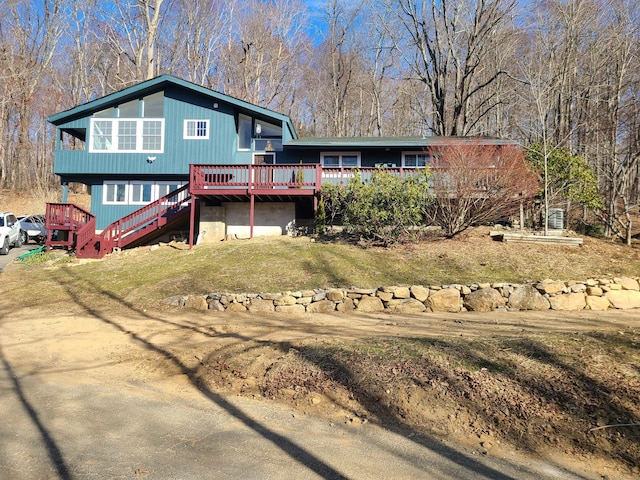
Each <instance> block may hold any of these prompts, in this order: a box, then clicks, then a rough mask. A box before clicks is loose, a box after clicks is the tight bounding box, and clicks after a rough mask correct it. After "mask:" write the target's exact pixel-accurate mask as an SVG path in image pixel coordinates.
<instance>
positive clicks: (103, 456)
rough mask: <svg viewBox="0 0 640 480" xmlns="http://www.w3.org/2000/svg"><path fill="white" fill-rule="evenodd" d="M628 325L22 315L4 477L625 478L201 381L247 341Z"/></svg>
mask: <svg viewBox="0 0 640 480" xmlns="http://www.w3.org/2000/svg"><path fill="white" fill-rule="evenodd" d="M560 320H562V321H560ZM629 326H633V327H634V328H638V327H639V326H640V320H639V319H638V314H637V312H621V311H617V312H610V313H604V314H603V313H592V312H581V313H576V314H570V315H568V314H566V313H563V314H552V313H548V312H545V313H544V314H541V313H538V314H530V313H526V314H525V313H492V314H472V313H465V314H459V315H436V314H430V315H421V316H417V317H406V316H403V317H400V316H390V315H386V314H385V315H351V316H339V315H306V316H300V317H293V316H276V315H272V316H256V315H236V314H229V313H222V314H210V313H195V312H189V311H186V310H172V311H164V312H148V311H136V310H133V309H131V308H126V307H125V306H122V305H120V304H114V305H112V306H110V308H108V309H103V310H97V309H93V308H92V307H91V306H89V305H75V306H74V307H72V308H71V309H69V310H65V311H45V310H43V309H37V310H36V309H24V310H21V311H18V312H17V313H12V314H5V315H4V316H2V317H1V318H0V361H1V362H2V368H1V369H0V399H1V400H0V401H1V405H2V406H3V407H2V408H3V415H2V416H3V421H2V422H0V423H1V425H0V436H1V438H2V442H0V472H4V473H3V474H2V476H3V478H12V479H33V478H42V479H45V478H51V479H53V478H61V479H71V478H80V479H109V478H113V479H119V478H149V479H152V478H155V479H204V478H256V479H257V478H261V479H264V478H274V479H277V478H353V479H365V478H407V479H408V478H434V479H454V478H474V479H483V478H485V479H505V480H506V479H529V478H530V479H534V478H536V479H538V478H556V479H577V478H584V479H592V478H594V479H595V478H603V477H602V475H604V474H605V473H606V474H607V475H608V478H610V479H613V478H623V477H617V476H616V475H615V472H605V471H604V470H602V468H604V467H602V468H600V467H599V468H598V469H594V468H593V466H590V465H584V464H579V463H575V464H567V463H565V462H564V461H561V460H560V459H559V461H558V462H556V463H554V464H551V463H550V462H548V461H547V462H541V461H539V460H536V459H533V458H528V457H526V456H524V455H523V454H521V453H519V452H516V451H513V450H508V449H505V450H504V451H500V450H496V451H495V452H491V453H490V454H487V452H481V451H480V450H479V449H477V448H472V447H469V446H463V445H457V444H452V443H450V442H449V441H448V440H447V439H446V438H437V437H430V436H426V435H422V434H416V433H415V432H411V431H400V430H398V431H389V430H385V429H382V428H379V427H378V426H376V425H373V424H372V423H371V422H366V421H364V420H361V419H360V420H359V419H357V418H356V419H353V418H352V419H350V421H344V420H343V421H338V420H336V418H338V417H337V416H334V417H332V418H328V417H326V416H317V415H316V414H315V413H314V412H313V411H312V409H302V410H300V409H295V410H294V409H292V408H290V407H286V406H282V405H279V404H277V403H275V402H273V401H271V400H268V399H265V398H242V397H238V396H224V395H221V394H220V393H218V392H216V391H214V390H213V389H211V388H208V387H206V386H203V385H202V384H201V382H199V379H198V378H197V374H196V372H197V370H198V367H199V366H200V364H201V362H202V359H203V358H204V357H205V356H207V355H210V354H211V352H212V351H215V350H216V349H221V348H225V347H228V346H231V345H236V344H241V343H245V342H248V341H278V342H286V341H288V340H294V339H308V340H314V339H315V340H317V341H323V339H331V338H359V337H370V336H375V335H381V336H382V335H384V336H389V335H413V336H420V335H429V336H434V335H442V336H460V335H471V336H473V335H477V334H481V333H486V331H487V329H488V328H491V329H492V331H493V332H495V334H496V335H516V334H517V333H518V332H522V331H541V332H543V331H551V330H563V331H580V330H590V331H599V330H606V331H611V330H618V329H621V328H628V327H629ZM343 418H344V417H343ZM596 471H597V472H598V473H595V472H596ZM603 472H604V473H603Z"/></svg>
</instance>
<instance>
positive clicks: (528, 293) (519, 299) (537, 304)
mask: <svg viewBox="0 0 640 480" xmlns="http://www.w3.org/2000/svg"><path fill="white" fill-rule="evenodd" d="M508 306H509V307H510V308H513V309H517V310H549V308H550V307H551V306H550V304H549V300H547V299H546V298H545V297H543V296H542V295H541V294H540V292H539V291H538V290H537V289H535V288H534V287H533V286H531V285H520V286H519V287H517V288H516V289H515V290H514V291H513V293H512V294H511V295H509V302H508Z"/></svg>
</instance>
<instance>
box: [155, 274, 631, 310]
mask: <svg viewBox="0 0 640 480" xmlns="http://www.w3.org/2000/svg"><path fill="white" fill-rule="evenodd" d="M638 280H639V279H638V278H630V277H622V278H617V277H616V278H598V279H589V280H586V281H574V280H570V281H566V282H563V281H557V280H543V281H540V282H534V283H527V284H511V283H474V284H472V285H428V286H425V285H412V286H389V287H380V288H372V289H368V288H332V289H314V290H298V291H289V292H282V293H241V294H238V293H209V294H207V295H180V296H176V297H171V298H168V299H166V300H165V301H166V303H168V304H171V305H177V306H183V307H189V308H195V309H199V310H213V311H219V312H223V311H230V312H254V313H265V312H279V313H329V312H351V311H358V312H368V313H371V312H383V311H386V312H389V313H421V312H452V313H455V312H462V311H475V312H490V311H493V310H498V309H500V310H511V311H519V310H549V309H551V310H574V311H575V310H584V309H589V310H608V309H630V308H640V284H639V283H638Z"/></svg>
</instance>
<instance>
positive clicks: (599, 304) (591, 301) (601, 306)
mask: <svg viewBox="0 0 640 480" xmlns="http://www.w3.org/2000/svg"><path fill="white" fill-rule="evenodd" d="M610 306H611V303H610V302H609V300H607V298H606V297H600V296H597V297H595V296H592V295H589V296H588V297H587V308H588V309H589V310H597V311H600V312H603V311H605V310H608V309H609V307H610Z"/></svg>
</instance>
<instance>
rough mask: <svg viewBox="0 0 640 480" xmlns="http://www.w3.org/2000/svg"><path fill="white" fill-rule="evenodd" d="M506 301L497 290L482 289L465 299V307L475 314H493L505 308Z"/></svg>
mask: <svg viewBox="0 0 640 480" xmlns="http://www.w3.org/2000/svg"><path fill="white" fill-rule="evenodd" d="M505 303H507V302H506V300H505V298H504V297H503V296H502V295H501V294H500V292H498V291H497V290H496V289H495V288H481V289H480V290H476V291H475V292H471V293H470V294H468V295H466V296H465V297H464V303H463V305H464V306H465V308H466V309H467V310H472V311H474V312H492V311H493V310H495V309H496V308H499V307H504V305H505Z"/></svg>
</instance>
